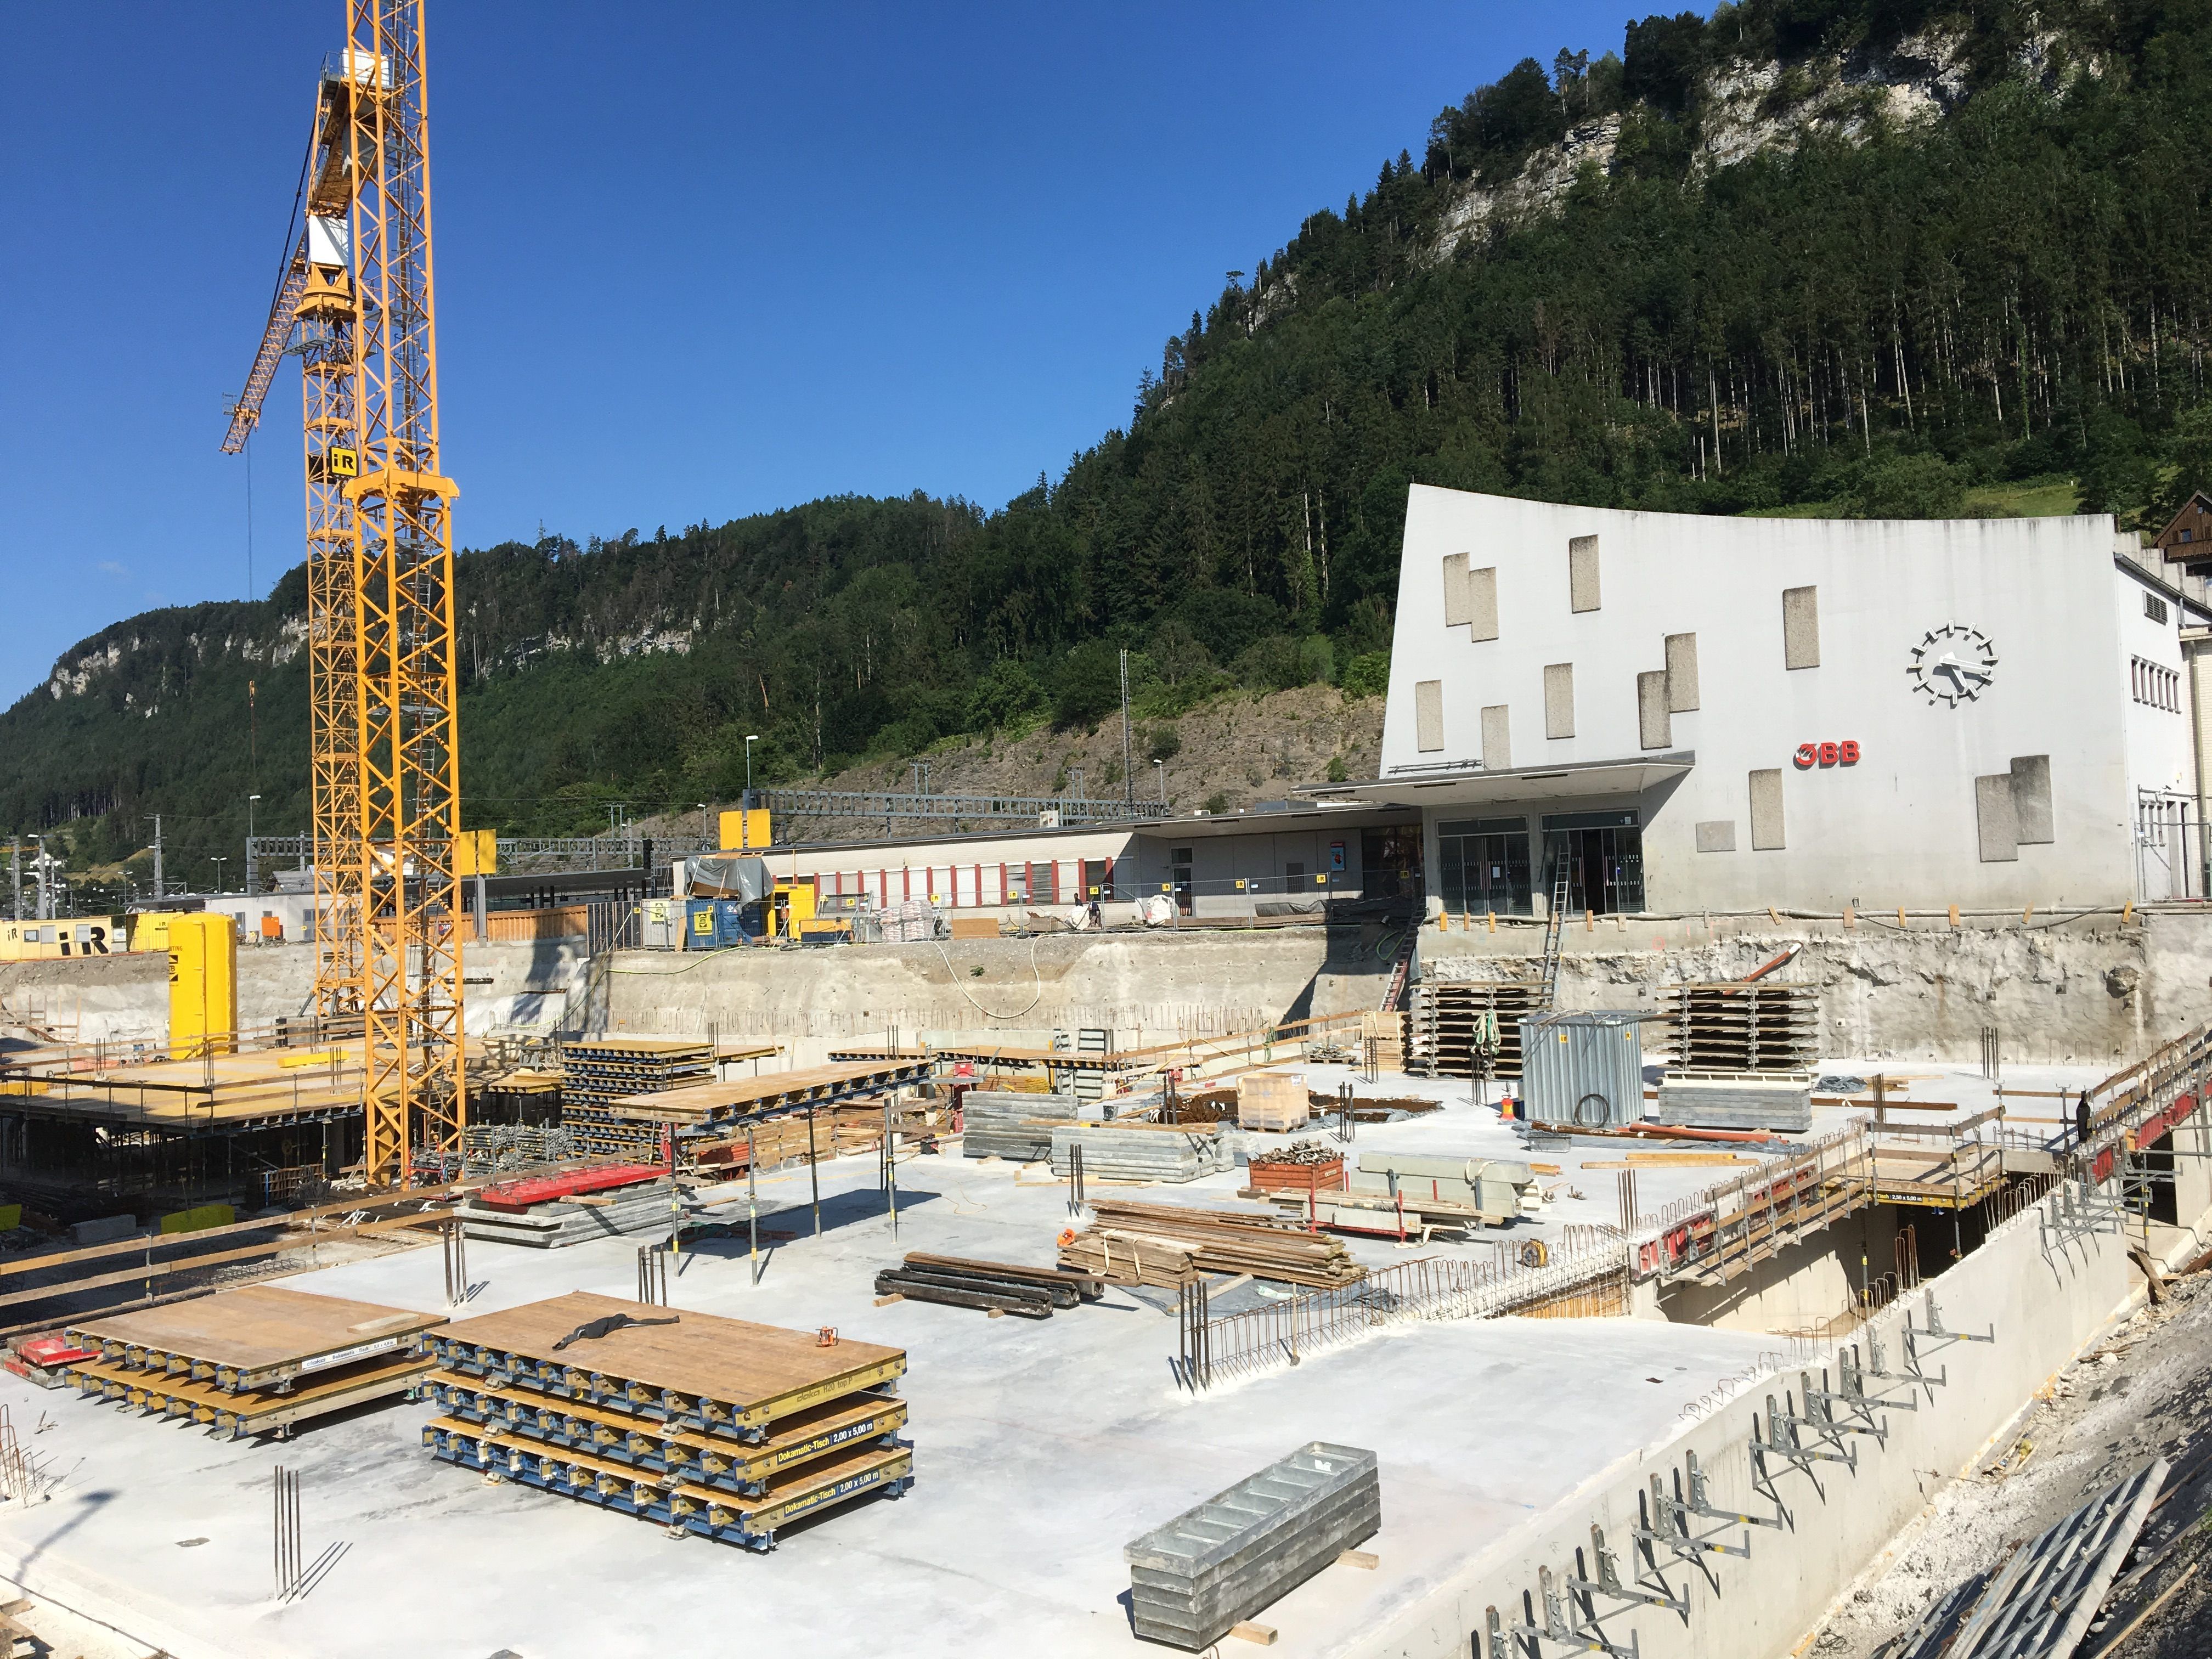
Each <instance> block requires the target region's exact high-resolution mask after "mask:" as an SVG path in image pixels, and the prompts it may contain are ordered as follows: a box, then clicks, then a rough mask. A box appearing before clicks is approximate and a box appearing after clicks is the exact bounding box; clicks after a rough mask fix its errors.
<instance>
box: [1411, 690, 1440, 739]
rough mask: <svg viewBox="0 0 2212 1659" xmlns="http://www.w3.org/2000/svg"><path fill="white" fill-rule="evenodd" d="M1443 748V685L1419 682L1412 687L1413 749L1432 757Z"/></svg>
mask: <svg viewBox="0 0 2212 1659" xmlns="http://www.w3.org/2000/svg"><path fill="white" fill-rule="evenodd" d="M1443 746H1444V683H1443V681H1442V680H1420V681H1417V682H1416V683H1415V684H1414V686H1413V747H1414V748H1416V749H1418V750H1420V751H1421V753H1423V754H1424V755H1432V754H1434V753H1436V752H1437V750H1440V749H1442V748H1443Z"/></svg>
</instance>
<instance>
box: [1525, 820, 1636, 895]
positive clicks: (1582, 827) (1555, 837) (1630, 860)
mask: <svg viewBox="0 0 2212 1659" xmlns="http://www.w3.org/2000/svg"><path fill="white" fill-rule="evenodd" d="M1563 862H1564V863H1565V866H1566V871H1567V903H1566V909H1567V914H1568V915H1574V914H1575V913H1576V912H1577V911H1581V910H1589V911H1594V912H1595V913H1596V914H1597V915H1601V916H1610V915H1633V914H1635V913H1636V912H1638V911H1639V910H1641V909H1643V908H1644V830H1643V828H1642V826H1641V825H1640V824H1639V823H1638V822H1637V816H1636V814H1635V813H1634V812H1547V813H1546V814H1545V815H1544V884H1545V887H1546V889H1547V891H1548V890H1550V889H1551V888H1552V887H1553V885H1554V884H1556V882H1557V880H1558V878H1559V866H1560V865H1561V864H1562V863H1563Z"/></svg>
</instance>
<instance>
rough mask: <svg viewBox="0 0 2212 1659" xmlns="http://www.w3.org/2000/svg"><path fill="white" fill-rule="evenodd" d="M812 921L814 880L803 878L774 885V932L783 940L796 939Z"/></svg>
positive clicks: (807, 877)
mask: <svg viewBox="0 0 2212 1659" xmlns="http://www.w3.org/2000/svg"><path fill="white" fill-rule="evenodd" d="M813 920H814V878H813V877H811V876H805V877H801V878H798V879H797V880H793V881H779V882H777V883H776V884H775V923H774V927H775V933H777V934H779V935H780V936H781V937H782V938H784V939H797V938H798V937H799V934H800V933H802V932H803V931H805V927H806V925H807V924H808V923H809V922H811V921H813Z"/></svg>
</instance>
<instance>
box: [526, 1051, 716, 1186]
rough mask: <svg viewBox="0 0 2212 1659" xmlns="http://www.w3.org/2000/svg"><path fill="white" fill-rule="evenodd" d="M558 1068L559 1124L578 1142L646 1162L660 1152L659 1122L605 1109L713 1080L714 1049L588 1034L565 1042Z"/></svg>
mask: <svg viewBox="0 0 2212 1659" xmlns="http://www.w3.org/2000/svg"><path fill="white" fill-rule="evenodd" d="M561 1066H562V1084H561V1123H562V1127H563V1128H565V1129H567V1130H568V1132H569V1133H570V1135H571V1136H572V1137H573V1138H574V1141H575V1144H576V1146H578V1147H579V1148H580V1150H582V1151H583V1152H587V1153H591V1154H593V1155H596V1156H599V1157H604V1158H636V1159H639V1160H641V1161H642V1162H645V1163H648V1164H649V1163H653V1162H654V1161H656V1160H657V1159H658V1158H659V1155H660V1138H661V1129H660V1125H659V1124H658V1123H652V1122H646V1121H640V1120H638V1119H635V1118H633V1117H629V1116H624V1115H617V1113H615V1112H613V1111H611V1110H610V1109H609V1108H611V1106H612V1104H613V1103H615V1102H616V1101H617V1100H621V1099H623V1098H625V1097H629V1096H632V1095H641V1094H659V1093H660V1092H661V1091H664V1090H669V1089H681V1088H685V1087H688V1086H690V1085H696V1084H700V1083H706V1082H711V1081H712V1080H713V1079H714V1045H713V1044H712V1043H707V1042H680V1041H676V1040H672V1039H669V1038H663V1037H623V1036H603V1037H591V1038H588V1039H586V1040H585V1041H582V1042H570V1043H567V1044H564V1045H563V1046H562V1049H561Z"/></svg>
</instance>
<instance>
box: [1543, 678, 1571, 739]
mask: <svg viewBox="0 0 2212 1659" xmlns="http://www.w3.org/2000/svg"><path fill="white" fill-rule="evenodd" d="M1574 734H1575V665H1574V664H1572V663H1571V662H1549V663H1546V664H1545V665H1544V735H1545V736H1546V737H1547V738H1571V737H1572V736H1574Z"/></svg>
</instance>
